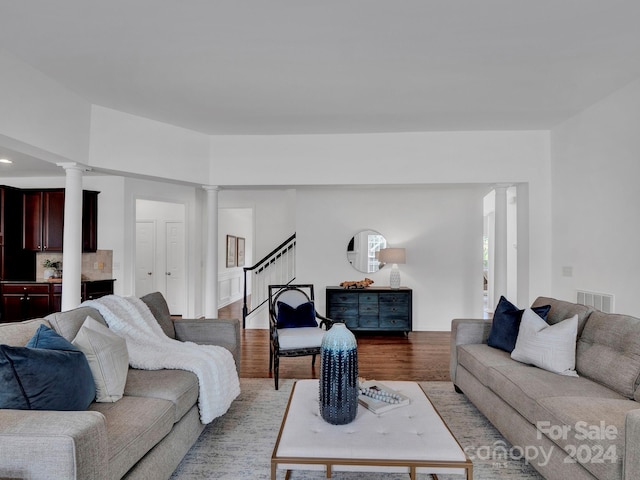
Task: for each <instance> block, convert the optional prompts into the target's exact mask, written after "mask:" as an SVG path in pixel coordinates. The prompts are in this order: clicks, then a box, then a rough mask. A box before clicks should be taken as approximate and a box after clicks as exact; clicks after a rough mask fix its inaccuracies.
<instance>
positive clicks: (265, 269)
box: [242, 233, 296, 328]
mask: <svg viewBox="0 0 640 480" xmlns="http://www.w3.org/2000/svg"><path fill="white" fill-rule="evenodd" d="M243 270H244V301H243V305H242V328H245V326H246V322H247V317H248V316H249V314H250V313H251V312H254V311H256V310H257V309H258V308H260V307H261V306H262V305H264V304H265V303H266V302H267V301H268V300H269V285H287V284H289V283H291V282H292V281H293V280H295V278H296V234H295V233H294V234H293V235H291V236H290V237H289V238H287V239H286V240H285V241H284V242H282V243H281V244H280V245H278V246H277V247H276V248H274V249H273V250H272V251H271V252H270V253H269V254H267V255H266V256H265V257H264V258H262V260H260V261H259V262H258V263H256V264H255V265H253V266H252V267H244V268H243ZM249 280H250V281H251V295H250V296H251V306H249V293H248V288H247V285H248V281H249Z"/></svg>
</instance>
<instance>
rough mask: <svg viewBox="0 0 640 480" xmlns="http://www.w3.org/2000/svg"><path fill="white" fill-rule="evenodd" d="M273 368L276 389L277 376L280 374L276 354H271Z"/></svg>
mask: <svg viewBox="0 0 640 480" xmlns="http://www.w3.org/2000/svg"><path fill="white" fill-rule="evenodd" d="M273 369H274V373H273V378H274V379H275V382H276V390H278V376H279V375H280V357H278V356H277V355H274V356H273Z"/></svg>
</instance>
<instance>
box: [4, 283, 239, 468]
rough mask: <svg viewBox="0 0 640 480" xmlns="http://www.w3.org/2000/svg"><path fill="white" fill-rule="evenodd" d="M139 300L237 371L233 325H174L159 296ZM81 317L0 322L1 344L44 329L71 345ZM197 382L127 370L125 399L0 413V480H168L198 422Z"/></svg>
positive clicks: (176, 332)
mask: <svg viewBox="0 0 640 480" xmlns="http://www.w3.org/2000/svg"><path fill="white" fill-rule="evenodd" d="M142 300H143V301H144V302H145V303H146V304H147V305H148V306H149V307H150V309H151V311H152V313H153V314H154V316H155V317H156V319H157V320H158V322H159V323H160V325H161V327H162V328H163V330H164V331H165V333H167V335H169V336H171V337H173V338H176V339H178V340H182V341H193V342H195V343H200V344H212V345H221V346H224V347H226V348H227V349H229V350H230V351H231V353H232V354H233V356H234V359H235V361H236V368H237V370H238V371H239V369H240V323H239V321H238V320H221V319H215V320H214V319H207V320H204V319H198V320H175V321H174V320H172V319H171V317H170V315H169V310H168V308H167V304H166V302H165V300H164V298H163V297H162V295H161V294H159V293H153V294H149V295H147V296H145V297H142ZM87 316H91V317H93V318H95V319H96V320H98V321H99V322H101V323H103V324H105V325H106V323H105V322H104V319H103V318H102V316H101V315H100V313H98V311H97V310H95V309H93V308H89V307H79V308H77V309H74V310H70V311H67V312H62V313H54V314H52V315H49V316H48V317H46V318H45V319H35V320H27V321H24V322H19V323H5V324H0V343H2V344H6V345H13V346H24V345H25V344H26V343H27V341H28V340H29V339H30V338H31V337H32V336H33V334H34V332H35V331H36V330H37V329H38V327H39V326H40V325H42V324H44V325H47V326H50V327H51V328H52V329H54V330H55V331H56V332H57V333H59V334H60V335H62V336H63V337H65V338H66V339H67V340H69V341H71V340H72V339H73V338H74V337H75V335H76V334H77V332H78V331H79V329H80V327H81V325H82V324H83V322H84V321H85V319H86V317H87ZM197 401H198V378H197V377H196V375H195V374H193V373H191V372H188V371H185V370H155V371H149V370H136V369H129V371H128V374H127V380H126V386H125V391H124V396H123V397H122V398H121V399H120V400H118V401H116V402H113V403H95V402H94V403H92V404H91V405H90V407H89V409H88V410H86V411H44V410H10V409H0V478H3V479H4V478H11V479H18V478H20V479H27V478H28V479H33V480H40V479H42V480H45V479H46V480H50V479H78V480H85V479H91V480H115V479H120V478H127V479H154V480H155V479H163V478H165V479H166V478H169V477H170V476H171V474H172V473H173V471H174V470H175V468H176V467H177V465H178V464H179V463H180V461H181V460H182V458H183V456H184V455H185V454H186V452H187V451H188V450H189V448H191V446H192V445H193V444H194V443H195V441H196V440H197V438H198V437H199V435H200V433H201V432H202V430H203V429H204V425H203V424H202V423H201V422H200V417H199V412H198V405H197Z"/></svg>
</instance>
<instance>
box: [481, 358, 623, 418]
mask: <svg viewBox="0 0 640 480" xmlns="http://www.w3.org/2000/svg"><path fill="white" fill-rule="evenodd" d="M488 374H489V384H488V387H489V388H490V389H491V390H492V391H493V392H495V393H496V394H497V395H498V396H500V397H501V398H502V399H503V400H504V401H505V402H507V403H508V404H509V405H511V406H512V407H513V408H514V409H516V410H517V411H518V413H520V415H522V416H523V417H525V418H526V419H527V420H528V421H529V422H531V423H533V424H535V421H536V418H537V417H536V410H537V408H538V402H539V401H540V400H541V399H543V398H548V397H580V396H581V397H588V398H613V399H618V400H622V399H624V397H623V396H622V395H619V394H618V393H616V392H614V391H613V390H611V389H609V388H607V387H605V386H603V385H600V384H599V383H596V382H594V381H592V380H589V379H588V378H583V377H567V376H563V375H557V374H555V373H552V372H548V371H546V370H543V369H541V368H538V367H534V366H531V365H525V364H522V363H518V362H516V361H514V360H512V363H511V364H509V365H498V366H495V367H492V368H491V369H489V371H488Z"/></svg>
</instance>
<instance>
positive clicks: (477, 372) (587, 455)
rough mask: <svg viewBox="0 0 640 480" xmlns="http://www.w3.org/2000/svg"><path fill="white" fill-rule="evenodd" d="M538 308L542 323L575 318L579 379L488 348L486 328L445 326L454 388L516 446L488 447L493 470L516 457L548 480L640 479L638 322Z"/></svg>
mask: <svg viewBox="0 0 640 480" xmlns="http://www.w3.org/2000/svg"><path fill="white" fill-rule="evenodd" d="M542 305H551V309H550V311H549V313H548V316H547V322H548V323H549V324H556V323H558V322H560V321H562V320H564V319H567V318H569V317H572V316H573V315H578V335H577V344H576V371H577V373H578V377H569V376H564V375H558V374H556V373H551V372H549V371H547V370H543V369H541V368H537V367H534V366H532V365H527V364H524V363H520V362H517V361H515V360H513V359H511V356H510V354H509V353H508V352H506V351H503V350H500V349H497V348H493V347H490V346H488V345H487V338H488V336H489V332H490V330H491V325H492V322H491V321H490V320H475V319H456V320H453V321H452V325H451V379H452V381H453V383H454V385H455V386H456V388H457V389H458V391H461V392H463V393H464V394H465V395H466V396H467V397H468V398H469V400H470V401H471V402H473V403H474V405H475V406H476V407H477V408H478V409H479V410H480V411H481V412H482V413H483V414H484V415H485V416H486V417H487V418H488V419H489V420H490V421H491V423H493V425H494V426H495V427H496V428H497V429H498V430H499V431H500V432H501V433H502V434H503V435H504V436H505V437H506V438H507V439H508V440H509V441H510V442H511V443H512V444H513V445H514V446H515V448H509V447H507V448H504V446H502V445H489V446H486V447H490V449H491V452H492V455H493V456H494V460H495V461H496V462H500V460H501V459H502V458H505V456H507V457H509V456H511V457H518V456H519V455H522V454H524V455H525V456H526V457H527V461H528V462H529V463H531V464H532V465H533V466H534V467H535V468H536V470H538V471H539V472H540V473H541V474H542V475H543V476H544V477H545V478H547V479H551V480H572V479H594V478H597V479H600V480H605V479H606V480H614V479H615V480H618V479H625V480H632V479H638V478H640V403H639V401H640V388H639V386H638V384H639V383H640V319H638V318H634V317H631V316H627V315H617V314H605V313H602V312H600V311H597V310H593V309H591V308H589V307H585V306H583V305H578V304H574V303H570V302H565V301H561V300H556V299H552V298H544V297H540V298H538V299H536V301H535V302H534V303H533V305H532V307H539V306H542ZM478 447H479V446H478ZM471 453H473V452H471Z"/></svg>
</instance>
